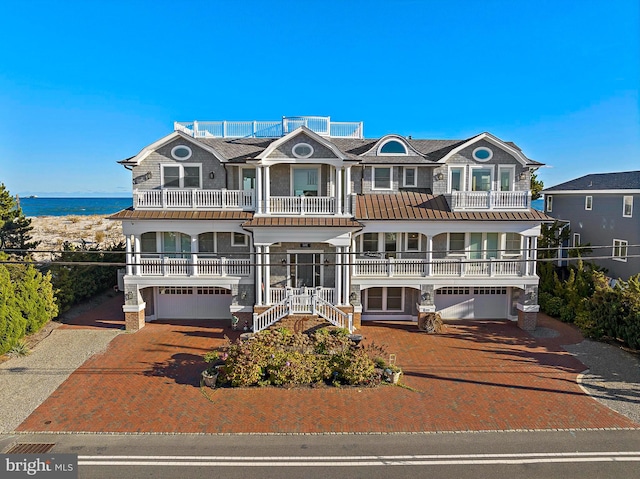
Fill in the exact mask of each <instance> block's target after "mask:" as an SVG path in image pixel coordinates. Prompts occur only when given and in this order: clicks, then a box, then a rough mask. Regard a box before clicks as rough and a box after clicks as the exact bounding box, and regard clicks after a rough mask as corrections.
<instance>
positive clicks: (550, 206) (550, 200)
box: [544, 195, 553, 213]
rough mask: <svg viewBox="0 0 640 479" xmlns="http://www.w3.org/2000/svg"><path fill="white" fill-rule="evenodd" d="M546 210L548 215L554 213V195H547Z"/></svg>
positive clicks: (545, 200)
mask: <svg viewBox="0 0 640 479" xmlns="http://www.w3.org/2000/svg"><path fill="white" fill-rule="evenodd" d="M544 202H545V205H544V210H545V211H546V212H547V213H553V195H547V196H546V197H545V199H544Z"/></svg>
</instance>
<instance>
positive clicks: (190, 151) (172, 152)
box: [171, 145, 193, 161]
mask: <svg viewBox="0 0 640 479" xmlns="http://www.w3.org/2000/svg"><path fill="white" fill-rule="evenodd" d="M180 148H184V149H186V150H187V151H188V152H189V154H188V155H187V156H185V157H181V156H178V155H176V150H178V149H180ZM192 156H193V150H192V149H191V148H189V147H188V146H187V145H176V146H174V147H173V148H171V157H172V158H173V159H174V160H178V161H186V160H188V159H189V158H191V157H192Z"/></svg>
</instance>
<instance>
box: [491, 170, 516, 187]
mask: <svg viewBox="0 0 640 479" xmlns="http://www.w3.org/2000/svg"><path fill="white" fill-rule="evenodd" d="M503 171H508V172H509V189H508V190H505V191H515V187H516V166H515V165H498V177H497V178H496V186H497V188H496V191H502V172H503Z"/></svg>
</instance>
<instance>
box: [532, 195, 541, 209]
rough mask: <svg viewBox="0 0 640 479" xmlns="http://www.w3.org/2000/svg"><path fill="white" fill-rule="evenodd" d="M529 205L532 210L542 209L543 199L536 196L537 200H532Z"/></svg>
mask: <svg viewBox="0 0 640 479" xmlns="http://www.w3.org/2000/svg"><path fill="white" fill-rule="evenodd" d="M531 207H532V208H533V209H534V210H538V211H544V199H542V198H538V199H537V200H532V201H531Z"/></svg>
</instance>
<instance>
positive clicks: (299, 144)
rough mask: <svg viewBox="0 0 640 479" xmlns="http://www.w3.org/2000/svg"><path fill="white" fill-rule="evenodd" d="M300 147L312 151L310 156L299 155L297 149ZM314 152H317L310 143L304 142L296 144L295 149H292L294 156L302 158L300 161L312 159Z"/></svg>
mask: <svg viewBox="0 0 640 479" xmlns="http://www.w3.org/2000/svg"><path fill="white" fill-rule="evenodd" d="M299 146H306V147H308V148H309V149H310V150H311V151H310V152H309V154H308V155H299V154H298V153H296V148H298V147H299ZM314 152H315V150H314V149H313V146H311V145H310V144H309V143H305V142H303V141H301V142H300V143H296V144H295V145H293V148H291V154H292V155H293V156H295V157H296V158H300V159H303V160H306V159H307V158H311V157H312V156H313V153H314Z"/></svg>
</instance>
